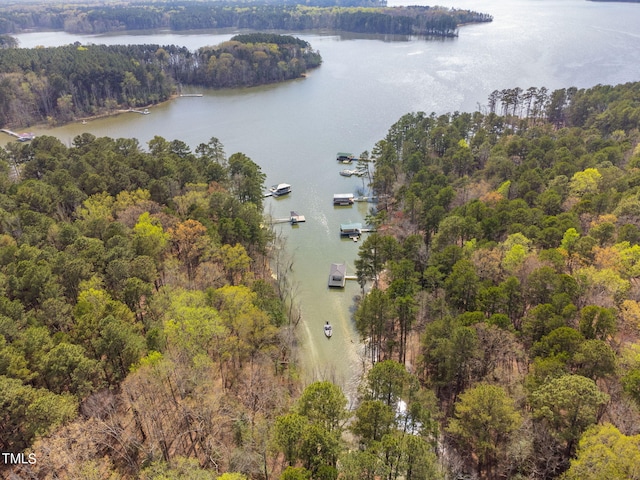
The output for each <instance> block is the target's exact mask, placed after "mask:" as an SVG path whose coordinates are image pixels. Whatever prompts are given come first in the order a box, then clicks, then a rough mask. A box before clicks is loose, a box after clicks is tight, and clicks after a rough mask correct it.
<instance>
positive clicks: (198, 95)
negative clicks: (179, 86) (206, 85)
mask: <svg viewBox="0 0 640 480" xmlns="http://www.w3.org/2000/svg"><path fill="white" fill-rule="evenodd" d="M180 96H181V97H201V96H202V94H201V93H181V94H180Z"/></svg>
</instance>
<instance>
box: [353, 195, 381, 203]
mask: <svg viewBox="0 0 640 480" xmlns="http://www.w3.org/2000/svg"><path fill="white" fill-rule="evenodd" d="M353 201H354V202H377V201H378V197H375V196H374V197H356V198H354V199H353Z"/></svg>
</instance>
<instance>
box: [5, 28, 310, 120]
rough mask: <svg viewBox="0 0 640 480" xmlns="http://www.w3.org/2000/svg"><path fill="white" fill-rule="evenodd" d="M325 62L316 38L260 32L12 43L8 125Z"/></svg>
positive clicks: (280, 75)
mask: <svg viewBox="0 0 640 480" xmlns="http://www.w3.org/2000/svg"><path fill="white" fill-rule="evenodd" d="M9 43H10V41H9V40H6V37H5V44H9ZM321 62H322V59H321V57H320V54H319V53H318V52H316V51H314V50H313V49H312V48H311V46H310V45H309V43H308V42H305V41H303V40H300V39H298V38H295V37H292V36H288V35H277V34H260V33H254V34H245V35H236V36H234V37H232V38H231V40H230V41H228V42H223V43H221V44H220V45H217V46H211V47H202V48H199V49H198V50H196V51H195V52H191V51H189V50H188V49H186V48H184V47H177V46H173V45H168V46H166V45H165V46H160V45H112V46H108V45H86V46H83V45H80V44H79V43H76V44H73V45H67V46H63V47H50V48H30V49H23V48H15V47H14V46H11V47H8V48H4V49H2V50H0V126H3V127H10V128H12V127H17V126H28V125H32V124H35V123H44V122H47V123H48V124H52V125H55V124H58V123H65V122H69V121H72V120H74V119H78V118H83V117H89V116H96V115H103V114H109V113H114V112H116V111H118V110H119V109H123V108H132V107H142V106H148V105H151V104H155V103H158V102H162V101H165V100H167V99H169V98H170V97H171V96H172V95H175V94H176V92H177V86H178V85H185V86H189V85H197V86H202V87H209V88H230V87H249V86H255V85H263V84H267V83H274V82H283V81H286V80H290V79H294V78H299V77H300V76H302V75H303V74H304V73H306V72H307V71H308V69H311V68H315V67H318V66H319V65H320V64H321Z"/></svg>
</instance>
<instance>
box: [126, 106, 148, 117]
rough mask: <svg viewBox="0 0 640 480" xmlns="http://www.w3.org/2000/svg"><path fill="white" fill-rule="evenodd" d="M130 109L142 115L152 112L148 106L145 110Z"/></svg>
mask: <svg viewBox="0 0 640 480" xmlns="http://www.w3.org/2000/svg"><path fill="white" fill-rule="evenodd" d="M129 111H130V112H131V113H139V114H140V115H149V114H150V113H151V112H150V111H149V109H148V108H145V109H144V110H136V109H135V108H130V109H129Z"/></svg>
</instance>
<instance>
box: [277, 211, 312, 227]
mask: <svg viewBox="0 0 640 480" xmlns="http://www.w3.org/2000/svg"><path fill="white" fill-rule="evenodd" d="M306 221H307V219H306V218H305V217H304V215H300V214H299V213H298V212H294V211H293V210H291V215H289V217H287V218H274V219H273V220H271V223H272V224H276V223H290V224H291V225H297V224H298V223H303V222H306Z"/></svg>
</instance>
